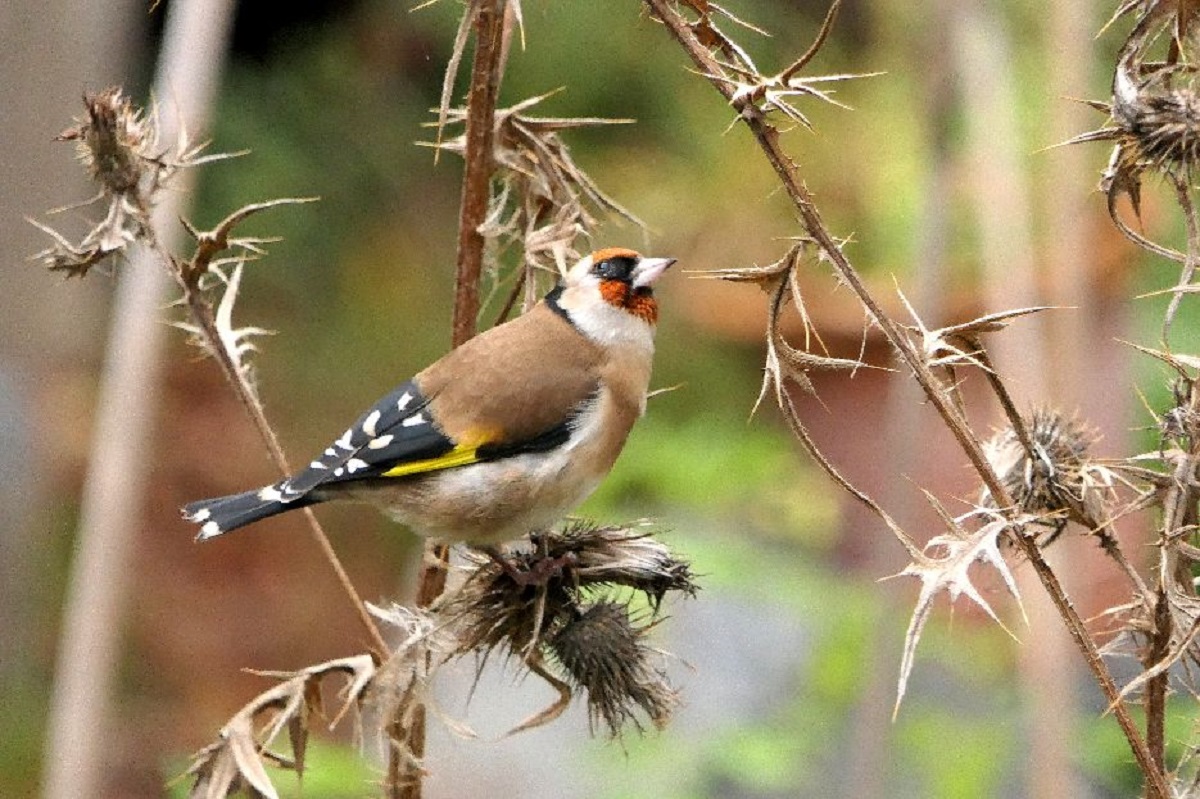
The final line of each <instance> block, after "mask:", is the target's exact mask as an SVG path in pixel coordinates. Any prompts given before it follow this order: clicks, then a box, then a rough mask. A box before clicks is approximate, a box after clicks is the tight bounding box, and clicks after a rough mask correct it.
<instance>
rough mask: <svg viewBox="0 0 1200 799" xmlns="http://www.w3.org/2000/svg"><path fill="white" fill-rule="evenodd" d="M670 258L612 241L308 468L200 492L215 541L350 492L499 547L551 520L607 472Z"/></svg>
mask: <svg viewBox="0 0 1200 799" xmlns="http://www.w3.org/2000/svg"><path fill="white" fill-rule="evenodd" d="M674 262H675V260H674V259H673V258H643V257H642V256H640V255H638V254H637V253H636V252H634V251H632V250H626V249H620V248H610V249H603V250H599V251H597V252H594V253H592V254H591V255H589V256H587V257H585V258H583V259H582V260H580V261H579V262H578V263H577V264H575V266H573V267H572V268H571V269H570V270H569V271H568V272H567V274H566V276H565V278H564V279H563V281H562V283H561V284H560V285H558V286H557V287H555V288H554V289H553V290H552V291H550V293H549V294H547V295H546V297H545V298H544V299H543V300H542V301H541V302H539V303H538V304H537V305H535V306H534V307H533V308H532V309H530V310H529V312H527V313H525V314H524V315H522V316H520V317H518V318H516V319H513V320H512V321H509V322H506V323H505V324H502V325H499V326H497V327H494V328H492V329H491V330H488V331H487V332H485V333H481V334H480V335H478V336H476V337H475V338H473V339H471V340H470V341H468V342H466V343H465V344H463V345H462V346H460V347H458V348H457V349H455V350H452V351H451V352H450V353H449V354H447V355H446V356H444V357H443V358H441V359H440V360H438V361H436V362H435V363H434V364H433V365H431V366H429V367H428V368H426V369H425V370H423V371H422V372H421V373H420V374H418V375H417V376H416V377H414V378H412V379H411V380H409V381H408V382H405V383H403V384H401V385H400V386H399V387H398V388H397V389H396V390H395V391H393V392H392V393H390V394H388V395H387V396H385V397H384V398H383V399H381V400H380V401H379V402H377V403H376V404H375V405H374V406H373V407H372V408H371V409H370V410H368V411H367V412H366V413H365V414H363V415H362V417H360V418H359V419H358V421H356V422H355V423H354V424H353V425H351V426H350V427H349V428H348V429H347V430H346V432H345V433H343V434H342V435H341V436H340V437H339V438H338V439H337V440H336V441H334V442H333V443H332V444H330V445H329V447H328V448H327V449H326V450H325V451H324V452H323V453H322V454H321V455H320V456H319V457H318V458H317V459H316V460H314V461H312V463H310V464H309V465H308V468H306V469H304V470H303V471H301V472H299V473H297V474H295V475H292V476H291V477H289V478H287V479H285V480H282V481H280V482H278V483H275V484H273V485H269V486H266V487H264V488H260V489H257V490H254V491H246V492H243V493H241V494H232V495H230V496H225V497H217V498H214V499H206V500H201V501H199V502H193V503H191V504H190V505H188V506H187V507H185V508H184V509H183V513H184V517H185V518H186V519H187V520H189V521H192V522H195V523H197V524H199V525H200V534H199V536H198V539H200V540H205V539H209V538H213V537H214V536H218V535H221V534H223V533H227V532H229V531H230V530H235V529H237V528H239V527H243V526H245V525H247V524H250V523H251V522H256V521H258V520H259V519H264V518H266V517H268V516H274V515H275V514H278V513H283V512H285V511H289V510H294V509H297V508H303V507H305V506H307V505H313V504H316V503H318V502H327V501H331V500H349V501H362V502H370V503H373V504H376V505H379V506H381V507H383V508H384V509H385V510H386V511H387V512H388V513H390V515H392V516H393V517H394V518H395V519H396V520H397V521H399V522H401V523H403V524H405V525H407V526H408V527H409V528H411V529H412V530H413V531H414V532H415V533H417V534H419V535H422V536H425V537H428V538H435V539H439V540H441V541H443V542H447V543H453V542H458V541H466V542H469V543H472V544H476V545H480V546H483V547H491V546H493V545H495V544H499V543H502V542H505V541H511V540H514V539H516V538H520V537H521V536H523V535H525V534H527V533H530V532H533V531H535V530H539V529H542V528H545V527H547V526H549V525H551V524H553V523H554V522H556V521H558V520H559V519H560V518H561V517H562V516H564V515H566V514H567V513H569V512H570V511H572V510H573V509H574V508H575V507H576V506H577V505H579V504H580V503H581V502H583V500H584V499H586V498H587V497H588V495H590V494H591V493H592V491H594V490H595V489H596V487H597V486H598V485H599V484H600V481H601V480H602V479H603V478H604V477H605V475H607V474H608V472H609V470H610V469H611V468H612V466H613V463H614V462H615V461H616V459H617V455H618V454H620V452H621V448H622V447H623V446H624V445H625V439H626V437H627V436H628V435H629V431H630V429H631V428H632V427H633V423H634V422H635V421H636V420H637V419H638V417H639V416H641V415H642V413H643V411H644V410H645V407H646V392H647V388H648V387H649V382H650V367H651V360H652V358H653V355H654V327H655V322H656V321H657V318H658V305H657V302H656V300H655V299H654V294H653V291H652V289H651V286H652V284H653V283H654V282H655V281H656V280H658V278H660V277H661V276H662V274H663V272H665V271H666V270H667V268H668V267H670V266H671V264H673V263H674Z"/></svg>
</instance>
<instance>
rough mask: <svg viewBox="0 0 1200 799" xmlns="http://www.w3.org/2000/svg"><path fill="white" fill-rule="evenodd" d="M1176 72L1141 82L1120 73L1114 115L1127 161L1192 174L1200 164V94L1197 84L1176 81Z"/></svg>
mask: <svg viewBox="0 0 1200 799" xmlns="http://www.w3.org/2000/svg"><path fill="white" fill-rule="evenodd" d="M1176 75H1178V71H1177V70H1174V69H1166V68H1164V69H1162V70H1160V71H1158V72H1155V73H1152V75H1151V76H1150V77H1149V78H1146V79H1144V80H1140V81H1138V80H1135V79H1134V78H1133V76H1132V75H1130V74H1129V73H1128V72H1125V71H1123V70H1118V72H1117V78H1116V81H1115V85H1114V91H1113V103H1112V117H1113V122H1114V123H1115V124H1116V126H1117V128H1118V130H1119V131H1120V135H1119V136H1118V137H1117V141H1118V143H1119V144H1120V146H1121V147H1122V148H1125V149H1126V150H1127V153H1126V155H1125V157H1126V158H1127V159H1129V160H1130V161H1136V162H1137V163H1138V164H1139V165H1141V166H1147V167H1151V168H1153V169H1157V170H1179V171H1184V172H1186V171H1188V170H1190V169H1191V168H1192V167H1193V166H1195V165H1196V164H1197V163H1200V96H1197V94H1196V92H1195V90H1194V89H1193V87H1192V85H1191V82H1190V81H1188V82H1186V83H1184V84H1182V85H1179V84H1175V83H1173V82H1172V78H1173V77H1175V76H1176Z"/></svg>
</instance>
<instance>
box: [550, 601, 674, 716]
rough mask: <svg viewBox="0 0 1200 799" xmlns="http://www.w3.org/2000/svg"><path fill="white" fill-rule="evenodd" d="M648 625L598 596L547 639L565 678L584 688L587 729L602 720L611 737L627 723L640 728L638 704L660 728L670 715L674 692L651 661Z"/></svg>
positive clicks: (652, 651) (619, 605) (624, 609)
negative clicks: (595, 601) (647, 640)
mask: <svg viewBox="0 0 1200 799" xmlns="http://www.w3.org/2000/svg"><path fill="white" fill-rule="evenodd" d="M653 626H654V624H653V622H652V623H649V624H644V625H641V626H639V625H638V624H637V622H636V621H635V620H634V619H632V618H631V617H630V613H629V608H628V607H626V606H624V605H622V604H620V603H617V602H607V601H604V602H597V603H596V604H594V605H591V606H589V607H587V608H586V609H584V610H583V612H582V613H580V614H579V617H578V618H576V619H573V620H571V621H570V622H568V623H566V624H564V625H563V626H562V628H561V629H559V631H558V632H557V633H555V634H554V637H553V638H551V639H550V640H549V641H547V646H548V647H549V649H550V651H551V652H553V654H554V658H555V659H556V660H557V661H558V663H559V664H560V665H561V666H562V668H563V671H564V672H566V675H567V678H568V679H569V681H570V682H571V684H572V685H574V686H576V687H577V688H582V689H583V690H584V692H585V693H586V695H587V703H588V719H589V722H590V724H591V727H592V729H593V730H594V729H595V726H596V724H597V722H603V723H604V725H605V726H606V727H608V732H609V735H610V736H612V737H614V738H615V737H617V736H618V735H619V734H620V732H621V730H622V728H624V727H625V726H626V724H628V723H632V724H633V725H634V726H636V727H638V729H640V728H641V725H640V723H639V721H638V718H637V716H636V714H635V710H637V709H639V708H640V709H641V710H642V711H643V712H644V713H645V714H646V715H647V716H648V717H649V719H650V721H651V722H653V723H654V725H655V726H656V727H658V728H660V729H661V728H662V727H663V726H665V725H666V723H667V721H669V720H670V716H671V712H672V711H673V710H674V708H675V706H676V705H677V704H678V703H679V695H678V694H677V693H676V691H675V690H674V689H673V688H671V685H670V683H668V682H667V678H666V675H665V674H664V673H663V672H662V670H660V669H658V668H655V667H654V666H653V665H652V664H651V659H652V658H655V657H656V656H657V652H655V650H653V649H651V648H650V647H648V646H646V644H645V643H644V638H645V635H646V632H647V631H648V630H649V629H650V628H651V627H653Z"/></svg>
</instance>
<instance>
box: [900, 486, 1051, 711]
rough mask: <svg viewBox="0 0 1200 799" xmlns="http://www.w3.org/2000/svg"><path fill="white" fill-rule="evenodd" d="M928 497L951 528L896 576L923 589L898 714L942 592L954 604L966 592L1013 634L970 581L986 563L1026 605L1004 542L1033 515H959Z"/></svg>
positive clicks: (903, 667) (907, 646) (908, 640)
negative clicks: (978, 566) (923, 634)
mask: <svg viewBox="0 0 1200 799" xmlns="http://www.w3.org/2000/svg"><path fill="white" fill-rule="evenodd" d="M925 496H926V498H927V499H928V500H929V503H930V505H932V506H933V508H934V510H936V511H937V513H938V515H939V516H940V517H941V519H942V523H943V525H944V526H945V529H946V532H945V533H942V534H941V535H936V536H934V537H933V538H930V539H929V542H928V543H927V544H926V545H925V549H924V550H923V551H913V550H912V549H910V550H909V554H910V555H911V556H912V558H913V560H912V563H910V564H909V565H907V566H905V567H904V569H903V570H902V571H901V572H900V573H899V574H898V575H895V576H911V577H916V578H917V579H919V580H920V581H921V593H920V595H919V596H918V597H917V602H916V606H915V607H914V608H913V615H912V618H911V619H910V621H909V624H908V631H907V632H906V633H905V636H904V655H903V657H902V659H901V662H900V678H899V681H898V683H897V688H896V705H895V708H894V709H893V713H892V714H893V717H894V716H895V715H896V714H897V713H899V712H900V704H901V702H902V701H903V700H904V693H905V690H906V689H907V686H908V677H909V675H910V674H911V673H912V667H913V661H914V658H915V657H916V651H917V643H918V642H919V641H920V639H921V632H922V631H923V630H924V629H925V623H926V622H927V621H929V615H930V613H931V612H932V611H933V601H934V600H935V599H936V598H937V596H938V594H940V593H942V592H943V591H945V592H946V593H947V594H948V595H949V597H950V601H951V602H953V601H954V600H956V599H958V597H959V596H961V595H964V594H965V595H966V596H967V598H968V599H970V600H971V601H972V602H974V603H975V605H976V606H978V607H979V608H980V609H982V610H983V611H984V612H985V613H987V615H988V616H989V617H991V619H992V621H994V622H996V623H997V624H999V625H1000V627H1001V628H1003V629H1004V631H1005V632H1008V628H1007V627H1005V626H1004V623H1003V622H1001V621H1000V618H999V617H998V616H997V615H996V613H995V611H993V610H992V607H991V605H989V604H988V602H987V600H986V599H984V597H983V594H981V593H980V592H979V589H977V588H976V587H975V584H974V583H973V582H972V581H971V575H970V569H971V567H972V566H974V565H975V564H976V563H982V564H985V565H988V566H991V567H992V568H993V569H995V571H996V572H997V573H998V574H999V575H1000V577H1001V578H1002V579H1003V580H1004V587H1005V588H1007V589H1008V592H1009V593H1010V594H1012V596H1013V598H1014V599H1016V600H1017V604H1018V605H1020V603H1021V594H1020V592H1019V591H1018V590H1017V582H1016V580H1015V579H1014V578H1013V574H1012V571H1011V570H1010V569H1009V567H1008V564H1007V563H1006V562H1005V560H1004V555H1003V553H1002V552H1001V548H1000V545H1001V542H1002V541H1003V540H1004V539H1005V538H1006V537H1007V536H1008V535H1014V534H1015V535H1020V534H1021V526H1022V525H1023V524H1025V523H1027V522H1028V518H1023V519H1016V520H1009V519H1006V518H1004V517H1003V516H1001V515H1000V514H998V513H996V512H993V511H989V510H987V509H983V508H977V509H975V510H972V511H971V512H969V513H967V514H965V515H963V516H960V517H957V518H954V517H951V516H950V514H949V513H947V512H946V509H945V508H944V507H942V504H941V503H940V502H938V500H937V499H936V498H935V497H934V496H933V495H932V494H930V493H929V492H928V491H926V492H925ZM977 518H980V519H982V524H979V525H978V526H976V527H974V528H972V527H970V526H968V523H969V522H970V523H974V521H975V520H976V519H977ZM1022 612H1024V608H1022ZM1009 634H1010V635H1011V634H1012V633H1009ZM1014 637H1015V636H1014Z"/></svg>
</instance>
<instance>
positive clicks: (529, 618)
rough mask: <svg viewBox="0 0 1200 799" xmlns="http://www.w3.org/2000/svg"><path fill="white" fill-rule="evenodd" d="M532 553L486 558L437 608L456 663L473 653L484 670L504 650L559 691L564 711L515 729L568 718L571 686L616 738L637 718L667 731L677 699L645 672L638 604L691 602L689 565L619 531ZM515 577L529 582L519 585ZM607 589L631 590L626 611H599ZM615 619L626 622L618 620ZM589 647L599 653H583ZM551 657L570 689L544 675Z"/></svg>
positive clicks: (562, 540) (571, 531)
mask: <svg viewBox="0 0 1200 799" xmlns="http://www.w3.org/2000/svg"><path fill="white" fill-rule="evenodd" d="M532 543H533V546H532V548H531V549H529V550H527V551H524V552H519V553H516V554H513V555H510V556H509V560H508V563H507V565H501V564H499V563H497V562H495V561H494V560H486V559H483V558H479V559H478V560H477V562H476V564H475V567H474V569H473V571H472V572H471V574H470V575H469V577H468V578H467V580H466V582H465V583H464V585H463V587H462V588H461V589H460V590H459V591H457V592H454V593H452V594H449V595H447V596H446V597H445V598H444V599H443V600H442V601H441V602H439V603H437V604H436V605H435V606H434V608H433V610H434V612H435V613H436V614H437V615H438V617H439V618H442V619H445V620H447V621H446V623H447V625H448V626H450V627H451V629H452V630H453V632H454V636H455V654H458V655H465V654H471V653H475V654H477V655H479V656H480V657H481V658H482V660H481V663H482V661H484V660H486V659H487V658H488V657H489V656H490V655H491V653H492V652H495V651H497V650H499V651H501V652H503V653H504V655H505V656H507V657H515V658H516V659H517V660H519V661H520V663H521V664H522V665H523V666H524V667H526V668H528V669H529V670H531V671H533V672H535V673H537V674H539V675H540V676H542V677H543V678H545V679H546V680H547V681H548V682H550V683H551V684H552V685H554V686H555V687H556V688H558V689H559V691H560V696H561V699H560V701H559V702H557V703H555V705H553V706H551V707H550V708H548V709H547V710H546V711H543V712H542V713H539V714H537V715H536V716H534V717H533V718H532V719H531V720H529V721H527V722H525V723H524V724H522V725H521V726H520V727H519V728H518V729H526V728H529V727H532V726H537V725H538V724H542V723H545V722H547V721H549V720H550V719H552V718H554V717H556V716H557V715H558V714H559V713H561V712H562V710H563V709H564V708H565V707H566V702H567V701H569V699H570V696H571V691H570V686H574V687H577V688H582V689H584V691H585V692H587V695H588V703H589V708H590V709H591V713H592V719H593V721H596V720H602V721H604V722H605V724H606V725H607V726H608V728H609V731H610V733H611V734H613V735H617V734H619V732H620V729H621V727H623V726H624V725H625V723H626V722H628V721H634V722H635V723H636V716H635V715H634V712H635V710H636V709H638V708H640V709H642V710H643V711H645V713H646V714H647V715H648V716H649V717H650V719H651V721H652V722H653V723H654V724H655V725H656V726H661V724H663V723H664V722H665V720H666V718H667V716H668V714H669V710H670V707H672V706H673V704H674V699H673V697H674V690H673V689H672V688H671V687H670V685H669V684H668V683H667V682H666V678H665V676H664V675H663V674H662V673H661V672H660V671H658V670H655V669H653V668H652V667H650V666H649V665H648V661H649V655H650V650H648V649H647V648H646V647H645V646H644V644H643V643H642V642H641V641H642V636H643V635H644V634H645V632H646V630H648V629H649V628H650V627H651V626H652V624H641V623H639V622H638V621H636V620H635V618H634V616H635V615H636V614H637V611H635V610H634V609H633V607H632V604H631V603H632V602H633V600H634V597H635V596H639V595H640V596H643V597H645V599H646V600H647V601H648V602H649V603H650V608H651V613H652V614H655V613H657V611H658V608H659V606H660V603H661V601H662V599H663V597H664V596H665V594H667V593H668V592H680V593H682V594H684V595H685V596H691V595H694V594H695V592H696V590H697V585H696V583H695V581H694V580H693V577H692V574H691V569H690V568H689V566H688V564H687V563H686V562H684V561H682V560H679V559H678V558H676V557H675V556H674V555H672V554H671V553H670V551H669V550H668V549H667V548H666V547H665V546H663V545H662V544H661V543H659V542H657V541H655V540H654V539H652V538H650V537H649V536H647V535H646V534H645V533H644V532H636V531H632V530H629V529H626V528H621V527H598V526H596V525H593V524H589V523H582V522H579V523H574V524H571V525H568V526H567V527H566V528H564V529H562V530H560V531H552V532H544V533H539V534H536V535H535V536H533V538H532ZM514 574H524V575H529V576H530V579H528V580H526V579H521V580H518V579H514ZM605 588H619V589H628V590H627V591H626V592H625V598H624V599H623V600H621V601H617V600H616V599H613V598H608V599H603V600H600V601H594V600H593V598H592V597H593V595H594V594H595V593H596V592H597V591H602V590H604V589H605ZM597 607H601V608H602V609H600V610H596V608H597ZM618 614H623V616H624V621H616V620H615V617H616V615H618ZM580 624H582V625H584V626H583V627H579V628H576V625H580ZM597 625H602V626H603V629H601V627H600V626H597ZM622 635H624V637H621V636H622ZM589 641H590V642H593V643H595V644H596V648H595V649H593V650H591V651H585V649H586V647H587V646H588V642H589ZM631 655H632V656H635V657H634V659H633V660H629V658H630V656H631ZM547 656H549V659H550V660H551V661H553V662H557V663H558V664H559V665H560V666H561V667H562V669H563V670H564V671H565V672H566V677H567V678H568V681H569V682H567V683H564V682H563V681H562V680H560V679H559V678H558V677H557V676H555V675H554V674H553V673H552V672H551V671H548V670H547V668H546V662H547ZM593 692H595V693H593ZM639 729H640V727H639Z"/></svg>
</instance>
